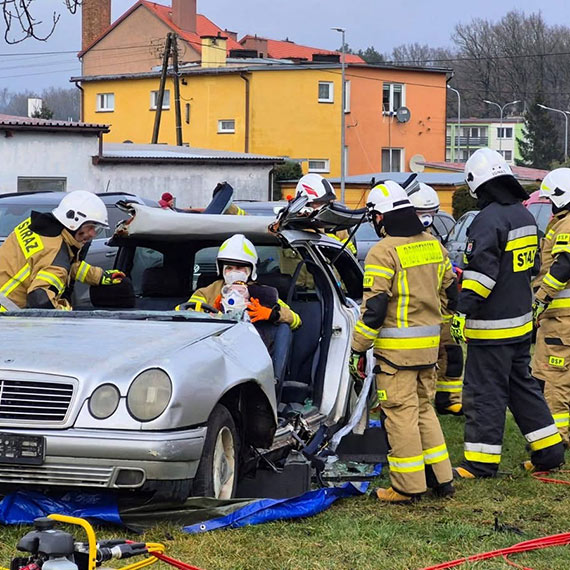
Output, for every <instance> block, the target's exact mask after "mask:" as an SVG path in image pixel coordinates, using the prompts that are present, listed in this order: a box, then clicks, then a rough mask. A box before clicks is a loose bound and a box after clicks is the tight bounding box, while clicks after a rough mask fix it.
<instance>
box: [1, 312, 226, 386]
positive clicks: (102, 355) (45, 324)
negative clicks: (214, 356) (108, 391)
mask: <svg viewBox="0 0 570 570" xmlns="http://www.w3.org/2000/svg"><path fill="white" fill-rule="evenodd" d="M233 325H234V324H233V323H229V322H228V321H223V322H216V320H215V319H211V320H209V319H200V320H196V321H181V322H178V321H171V320H168V321H140V320H118V319H97V318H61V317H58V318H50V317H38V318H34V317H26V318H20V317H9V316H4V317H1V318H0V337H1V338H2V339H3V341H2V351H1V354H0V369H4V370H13V371H26V372H37V373H44V374H54V375H58V376H61V375H64V376H72V377H83V378H86V377H89V376H91V375H93V376H95V377H97V376H99V377H100V375H101V372H102V371H105V372H107V373H112V374H113V377H114V378H117V379H119V378H120V377H121V376H123V373H128V375H129V376H130V374H132V373H133V372H136V371H137V370H144V369H145V368H147V367H149V366H160V365H161V364H162V363H165V362H167V361H168V360H170V359H171V358H175V357H176V353H177V352H178V351H179V350H182V349H183V348H185V347H187V346H189V345H191V344H194V343H196V342H199V341H200V340H202V339H205V338H207V337H210V336H212V335H218V334H221V333H222V332H223V331H225V330H227V329H228V328H229V327H232V326H233Z"/></svg>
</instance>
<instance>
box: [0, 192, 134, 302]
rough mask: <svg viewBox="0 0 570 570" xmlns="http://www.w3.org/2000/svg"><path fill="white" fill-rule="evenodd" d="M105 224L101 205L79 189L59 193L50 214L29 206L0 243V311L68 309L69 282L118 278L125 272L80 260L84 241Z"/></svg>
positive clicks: (108, 281)
mask: <svg viewBox="0 0 570 570" xmlns="http://www.w3.org/2000/svg"><path fill="white" fill-rule="evenodd" d="M105 227H108V223H107V209H106V207H105V204H104V203H103V201H102V200H101V198H99V197H98V196H97V195H95V194H92V193H91V192H84V191H82V190H77V191H75V192H70V193H69V194H67V195H66V196H64V197H63V199H62V200H61V202H60V203H59V205H58V206H57V207H56V208H54V210H53V211H52V212H51V213H40V212H34V211H32V213H31V215H30V217H29V218H27V219H25V220H23V221H22V222H20V224H18V225H17V226H16V228H15V229H14V231H13V232H12V233H11V234H10V235H9V236H8V238H7V239H6V241H5V242H4V243H3V244H2V246H1V247H0V311H6V310H10V309H14V308H21V309H23V308H40V309H71V304H70V297H71V290H72V287H71V285H72V282H73V281H80V282H84V283H87V284H88V285H92V286H93V285H111V284H115V283H119V282H120V281H122V279H123V277H124V273H122V272H120V271H116V270H107V271H103V269H101V268H100V267H93V266H91V265H89V264H87V263H86V262H85V261H83V256H82V248H83V246H84V245H85V244H87V243H88V242H89V241H91V240H92V239H93V238H94V237H95V236H96V235H97V233H98V232H99V231H100V229H101V228H105Z"/></svg>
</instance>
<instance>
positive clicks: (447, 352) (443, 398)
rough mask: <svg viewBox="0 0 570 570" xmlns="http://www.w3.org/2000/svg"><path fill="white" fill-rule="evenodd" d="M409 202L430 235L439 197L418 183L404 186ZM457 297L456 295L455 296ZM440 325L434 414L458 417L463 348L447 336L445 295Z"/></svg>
mask: <svg viewBox="0 0 570 570" xmlns="http://www.w3.org/2000/svg"><path fill="white" fill-rule="evenodd" d="M406 192H407V193H408V197H409V199H410V202H411V203H412V205H413V206H414V208H415V209H416V214H417V215H418V218H419V219H420V222H421V223H422V225H423V227H424V228H425V230H426V231H428V232H429V233H431V234H432V235H433V217H434V216H435V214H437V212H438V211H439V196H438V195H437V192H436V191H435V190H434V189H433V188H432V187H431V186H428V185H427V184H424V183H423V182H420V183H419V184H415V185H413V186H412V187H411V188H410V189H409V190H408V189H406ZM455 296H456V297H457V295H455ZM441 309H442V316H443V324H442V325H441V339H440V342H439V353H438V356H437V367H436V369H437V384H436V387H435V409H436V411H437V413H438V414H442V415H445V414H452V415H454V416H461V415H463V412H462V411H461V408H462V406H461V390H462V388H463V380H462V376H463V351H462V350H461V347H460V346H459V345H458V344H456V343H455V342H454V341H453V339H452V338H451V333H450V332H449V329H450V328H451V320H452V318H453V311H452V310H450V309H449V307H448V300H447V298H446V299H444V300H443V302H442V307H441Z"/></svg>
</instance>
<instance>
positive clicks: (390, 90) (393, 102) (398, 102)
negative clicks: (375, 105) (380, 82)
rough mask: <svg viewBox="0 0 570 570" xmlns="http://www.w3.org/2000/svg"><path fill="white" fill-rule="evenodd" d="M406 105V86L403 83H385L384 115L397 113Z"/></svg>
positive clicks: (383, 96)
mask: <svg viewBox="0 0 570 570" xmlns="http://www.w3.org/2000/svg"><path fill="white" fill-rule="evenodd" d="M405 104H406V86H405V85H403V84H402V83H384V86H383V89H382V113H383V114H385V115H387V114H389V113H395V112H396V111H397V110H398V109H399V108H400V107H403V106H404V105H405Z"/></svg>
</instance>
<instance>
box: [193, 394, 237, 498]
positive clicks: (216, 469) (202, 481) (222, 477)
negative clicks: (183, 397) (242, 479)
mask: <svg viewBox="0 0 570 570" xmlns="http://www.w3.org/2000/svg"><path fill="white" fill-rule="evenodd" d="M207 427H208V431H207V433H206V441H205V443H204V449H203V450H202V457H201V459H200V465H199V466H198V471H197V472H196V476H195V478H194V485H193V495H197V496H201V497H215V498H216V499H230V498H232V497H233V496H234V494H235V489H236V484H237V475H238V457H239V437H238V433H237V429H236V425H235V422H234V419H233V417H232V415H231V414H230V412H229V411H228V409H227V408H226V407H225V406H223V405H221V404H217V405H216V407H215V408H214V409H213V410H212V413H211V414H210V417H209V418H208V425H207Z"/></svg>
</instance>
